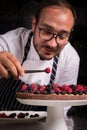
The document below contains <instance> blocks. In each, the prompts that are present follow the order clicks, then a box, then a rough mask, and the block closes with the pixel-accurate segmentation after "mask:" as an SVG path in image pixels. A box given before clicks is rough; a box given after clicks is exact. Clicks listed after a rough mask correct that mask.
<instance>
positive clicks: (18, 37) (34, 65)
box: [0, 27, 80, 85]
mask: <svg viewBox="0 0 87 130" xmlns="http://www.w3.org/2000/svg"><path fill="white" fill-rule="evenodd" d="M30 31H31V30H28V29H26V28H23V27H20V28H17V29H15V30H12V31H9V32H7V33H5V34H2V35H0V51H3V50H7V51H9V52H10V53H12V54H13V55H14V56H16V57H17V58H18V59H19V61H20V63H21V62H22V60H23V56H24V47H25V45H26V43H27V40H28V36H29V32H30ZM79 62H80V58H79V56H78V53H77V52H76V50H75V49H74V48H73V47H72V45H71V44H70V43H69V42H68V43H67V44H66V46H65V47H64V49H63V50H62V51H61V53H60V55H59V59H58V66H57V70H56V78H55V81H54V83H58V84H59V85H63V84H76V83H77V77H78V71H79ZM52 65H53V58H52V59H51V60H40V57H39V55H38V53H37V52H36V50H35V48H34V46H33V37H32V39H31V47H30V50H29V53H28V56H27V60H26V61H25V62H24V63H23V67H24V69H45V68H47V67H50V69H51V70H52ZM50 75H51V73H49V74H47V73H32V74H31V73H30V74H25V75H24V76H23V77H20V79H21V80H23V81H24V82H26V83H32V82H34V83H38V84H48V83H49V80H50Z"/></svg>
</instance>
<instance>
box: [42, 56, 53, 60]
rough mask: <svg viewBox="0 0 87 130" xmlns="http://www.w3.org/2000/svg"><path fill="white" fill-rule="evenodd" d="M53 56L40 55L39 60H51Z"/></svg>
mask: <svg viewBox="0 0 87 130" xmlns="http://www.w3.org/2000/svg"><path fill="white" fill-rule="evenodd" d="M53 57H54V56H53ZM53 57H43V56H40V60H51V59H52V58H53Z"/></svg>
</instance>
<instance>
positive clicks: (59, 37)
mask: <svg viewBox="0 0 87 130" xmlns="http://www.w3.org/2000/svg"><path fill="white" fill-rule="evenodd" d="M38 28H39V37H40V38H41V39H43V38H42V37H41V31H44V32H46V31H45V30H46V29H44V28H42V27H38ZM50 35H51V37H50V38H48V39H43V40H46V41H50V40H52V39H53V38H55V41H56V43H57V44H58V41H62V42H65V41H68V39H69V37H70V33H68V34H67V36H66V37H62V35H60V34H58V33H51V32H50ZM57 38H58V41H57Z"/></svg>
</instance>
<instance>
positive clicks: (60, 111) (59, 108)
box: [17, 98, 87, 130]
mask: <svg viewBox="0 0 87 130" xmlns="http://www.w3.org/2000/svg"><path fill="white" fill-rule="evenodd" d="M17 100H18V101H19V102H21V103H22V104H27V105H40V106H41V105H42V106H47V118H46V123H45V126H44V129H43V130H68V128H67V125H66V122H65V119H64V106H79V105H87V100H34V99H20V98H17Z"/></svg>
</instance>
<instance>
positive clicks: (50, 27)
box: [41, 24, 70, 34]
mask: <svg viewBox="0 0 87 130" xmlns="http://www.w3.org/2000/svg"><path fill="white" fill-rule="evenodd" d="M41 27H44V28H46V29H48V30H49V31H53V32H54V33H66V34H69V33H70V32H69V31H67V30H59V31H57V30H55V29H54V28H53V27H52V26H50V25H48V24H41Z"/></svg>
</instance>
